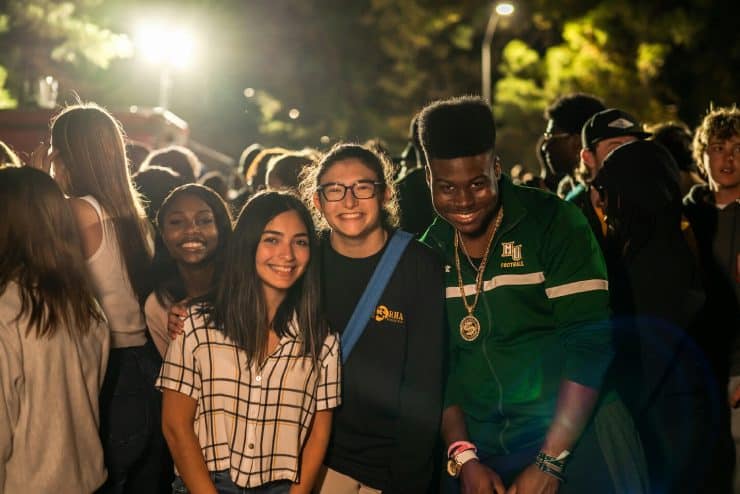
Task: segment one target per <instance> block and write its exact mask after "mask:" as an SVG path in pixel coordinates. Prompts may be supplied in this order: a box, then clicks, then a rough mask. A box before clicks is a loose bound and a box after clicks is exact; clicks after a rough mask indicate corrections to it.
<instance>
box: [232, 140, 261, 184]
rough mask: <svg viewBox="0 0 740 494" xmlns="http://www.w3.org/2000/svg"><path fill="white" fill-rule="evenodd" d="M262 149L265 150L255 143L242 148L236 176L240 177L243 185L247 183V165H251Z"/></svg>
mask: <svg viewBox="0 0 740 494" xmlns="http://www.w3.org/2000/svg"><path fill="white" fill-rule="evenodd" d="M263 149H265V148H264V146H262V145H261V144H259V143H256V142H255V143H252V144H250V145H249V146H247V147H246V148H244V150H243V151H242V153H241V155H240V156H239V165H238V167H237V172H238V173H237V174H238V175H239V176H240V177H241V179H242V182H243V183H244V184H246V183H247V170H248V169H249V165H250V164H252V161H253V160H254V158H256V157H257V155H258V154H259V153H260V152H261V151H262V150H263Z"/></svg>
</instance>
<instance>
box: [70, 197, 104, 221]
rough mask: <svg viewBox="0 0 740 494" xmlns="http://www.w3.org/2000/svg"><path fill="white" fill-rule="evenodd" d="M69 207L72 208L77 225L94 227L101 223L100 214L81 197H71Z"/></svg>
mask: <svg viewBox="0 0 740 494" xmlns="http://www.w3.org/2000/svg"><path fill="white" fill-rule="evenodd" d="M69 205H70V207H71V208H72V213H73V214H74V215H75V218H76V219H77V223H78V224H80V225H88V226H89V225H93V224H95V223H100V218H99V217H98V212H97V211H96V210H95V208H94V207H93V205H92V204H90V203H89V202H87V201H86V200H84V199H81V198H79V197H70V198H69Z"/></svg>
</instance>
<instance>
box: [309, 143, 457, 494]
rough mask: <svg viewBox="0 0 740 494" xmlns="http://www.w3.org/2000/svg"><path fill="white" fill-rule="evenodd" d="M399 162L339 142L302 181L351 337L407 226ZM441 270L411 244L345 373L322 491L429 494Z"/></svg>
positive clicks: (331, 310)
mask: <svg viewBox="0 0 740 494" xmlns="http://www.w3.org/2000/svg"><path fill="white" fill-rule="evenodd" d="M391 173H392V169H391V164H390V163H389V162H388V160H387V159H386V158H385V157H384V156H381V155H379V154H377V153H376V152H374V151H371V150H370V149H368V148H366V147H363V146H360V145H357V144H338V145H336V146H334V147H333V148H332V149H331V150H330V151H329V152H328V153H327V154H326V155H325V156H324V157H323V159H321V160H320V161H319V162H318V163H316V164H314V165H313V166H311V167H309V168H308V169H307V170H306V172H305V173H304V175H303V181H302V184H301V191H302V193H303V196H304V200H305V201H306V202H307V203H309V204H312V205H313V207H314V216H315V220H316V221H317V224H318V225H319V228H322V229H323V230H324V231H323V233H322V239H321V240H322V242H321V243H322V245H321V254H322V282H323V290H324V300H325V313H326V316H327V319H328V320H329V323H330V324H331V326H332V327H333V328H334V329H336V330H337V331H339V332H340V334H341V333H343V332H344V330H345V328H346V326H347V324H348V322H349V320H350V318H351V316H352V314H353V312H354V310H355V306H356V305H357V303H358V301H359V299H360V297H361V295H362V294H363V292H364V290H365V288H366V286H367V285H368V281H369V280H370V277H371V276H372V274H373V272H374V271H375V269H376V267H377V265H378V263H379V261H380V259H381V256H382V255H383V253H384V251H385V250H386V248H387V246H388V242H389V239H390V238H391V237H392V236H393V234H394V231H395V229H396V228H397V225H398V220H399V219H398V204H397V201H396V196H395V190H394V186H393V181H392V179H391ZM443 307H444V292H443V285H442V270H441V265H440V263H439V262H438V260H437V259H436V258H435V257H434V255H433V254H432V252H431V251H430V250H428V249H427V248H426V247H425V246H423V245H422V244H421V243H419V242H417V241H415V240H412V241H411V242H410V244H409V245H408V246H407V247H406V249H405V250H404V251H403V254H402V255H401V258H400V260H399V262H398V264H397V265H396V267H395V269H394V271H393V274H392V275H391V278H390V281H389V282H388V284H387V285H386V286H385V288H384V289H383V290H382V294H381V295H380V298H379V300H378V302H377V304H375V307H373V309H372V315H371V316H370V318H369V320H368V321H367V324H366V325H365V327H364V331H362V333H361V336H360V337H359V339H358V340H357V343H356V345H355V346H354V348H353V349H352V352H351V354H349V353H348V354H347V355H343V358H346V361H345V364H344V367H343V390H342V406H341V407H340V408H339V409H338V410H337V411H336V412H335V415H334V417H335V419H334V423H333V428H332V436H331V440H330V443H329V449H328V452H327V456H326V458H325V462H324V463H325V468H324V470H323V472H322V475H321V476H320V479H319V484H318V485H317V488H316V489H317V492H320V493H332V494H345V493H347V494H349V493H352V494H355V493H358V492H367V493H371V492H380V491H382V492H404V493H417V492H418V493H422V492H428V490H429V488H430V486H431V485H432V481H433V479H432V476H433V475H432V470H433V469H432V465H433V461H434V460H435V459H436V458H435V456H434V445H435V440H436V438H437V436H438V431H439V421H440V413H441V408H442V387H443V369H442V360H443V358H442V356H443V354H444V353H443V352H444V347H443V335H444V315H443Z"/></svg>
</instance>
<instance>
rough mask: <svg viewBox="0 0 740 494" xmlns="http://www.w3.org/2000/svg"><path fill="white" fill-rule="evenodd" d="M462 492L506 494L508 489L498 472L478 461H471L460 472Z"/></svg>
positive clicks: (466, 493) (469, 493) (468, 493)
mask: <svg viewBox="0 0 740 494" xmlns="http://www.w3.org/2000/svg"><path fill="white" fill-rule="evenodd" d="M460 491H461V492H462V494H504V493H505V492H506V489H505V488H504V483H503V482H502V481H501V477H499V476H498V474H497V473H496V472H494V471H493V470H491V469H490V468H488V467H487V466H485V465H483V464H482V463H480V462H479V461H478V460H470V461H468V462H466V463H465V464H464V465H463V466H462V471H461V472H460Z"/></svg>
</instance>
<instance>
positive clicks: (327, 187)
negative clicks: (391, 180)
mask: <svg viewBox="0 0 740 494" xmlns="http://www.w3.org/2000/svg"><path fill="white" fill-rule="evenodd" d="M383 185H385V182H374V181H372V180H358V181H357V182H355V183H353V184H352V185H344V184H340V183H337V182H332V183H328V184H323V185H319V187H318V190H319V192H321V195H322V196H324V199H326V200H327V201H329V202H337V201H341V200H343V199H344V197H345V196H346V195H347V190H348V189H349V190H351V191H352V196H353V197H354V198H355V199H370V198H372V197H375V192H376V190H377V188H378V187H381V186H383Z"/></svg>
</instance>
